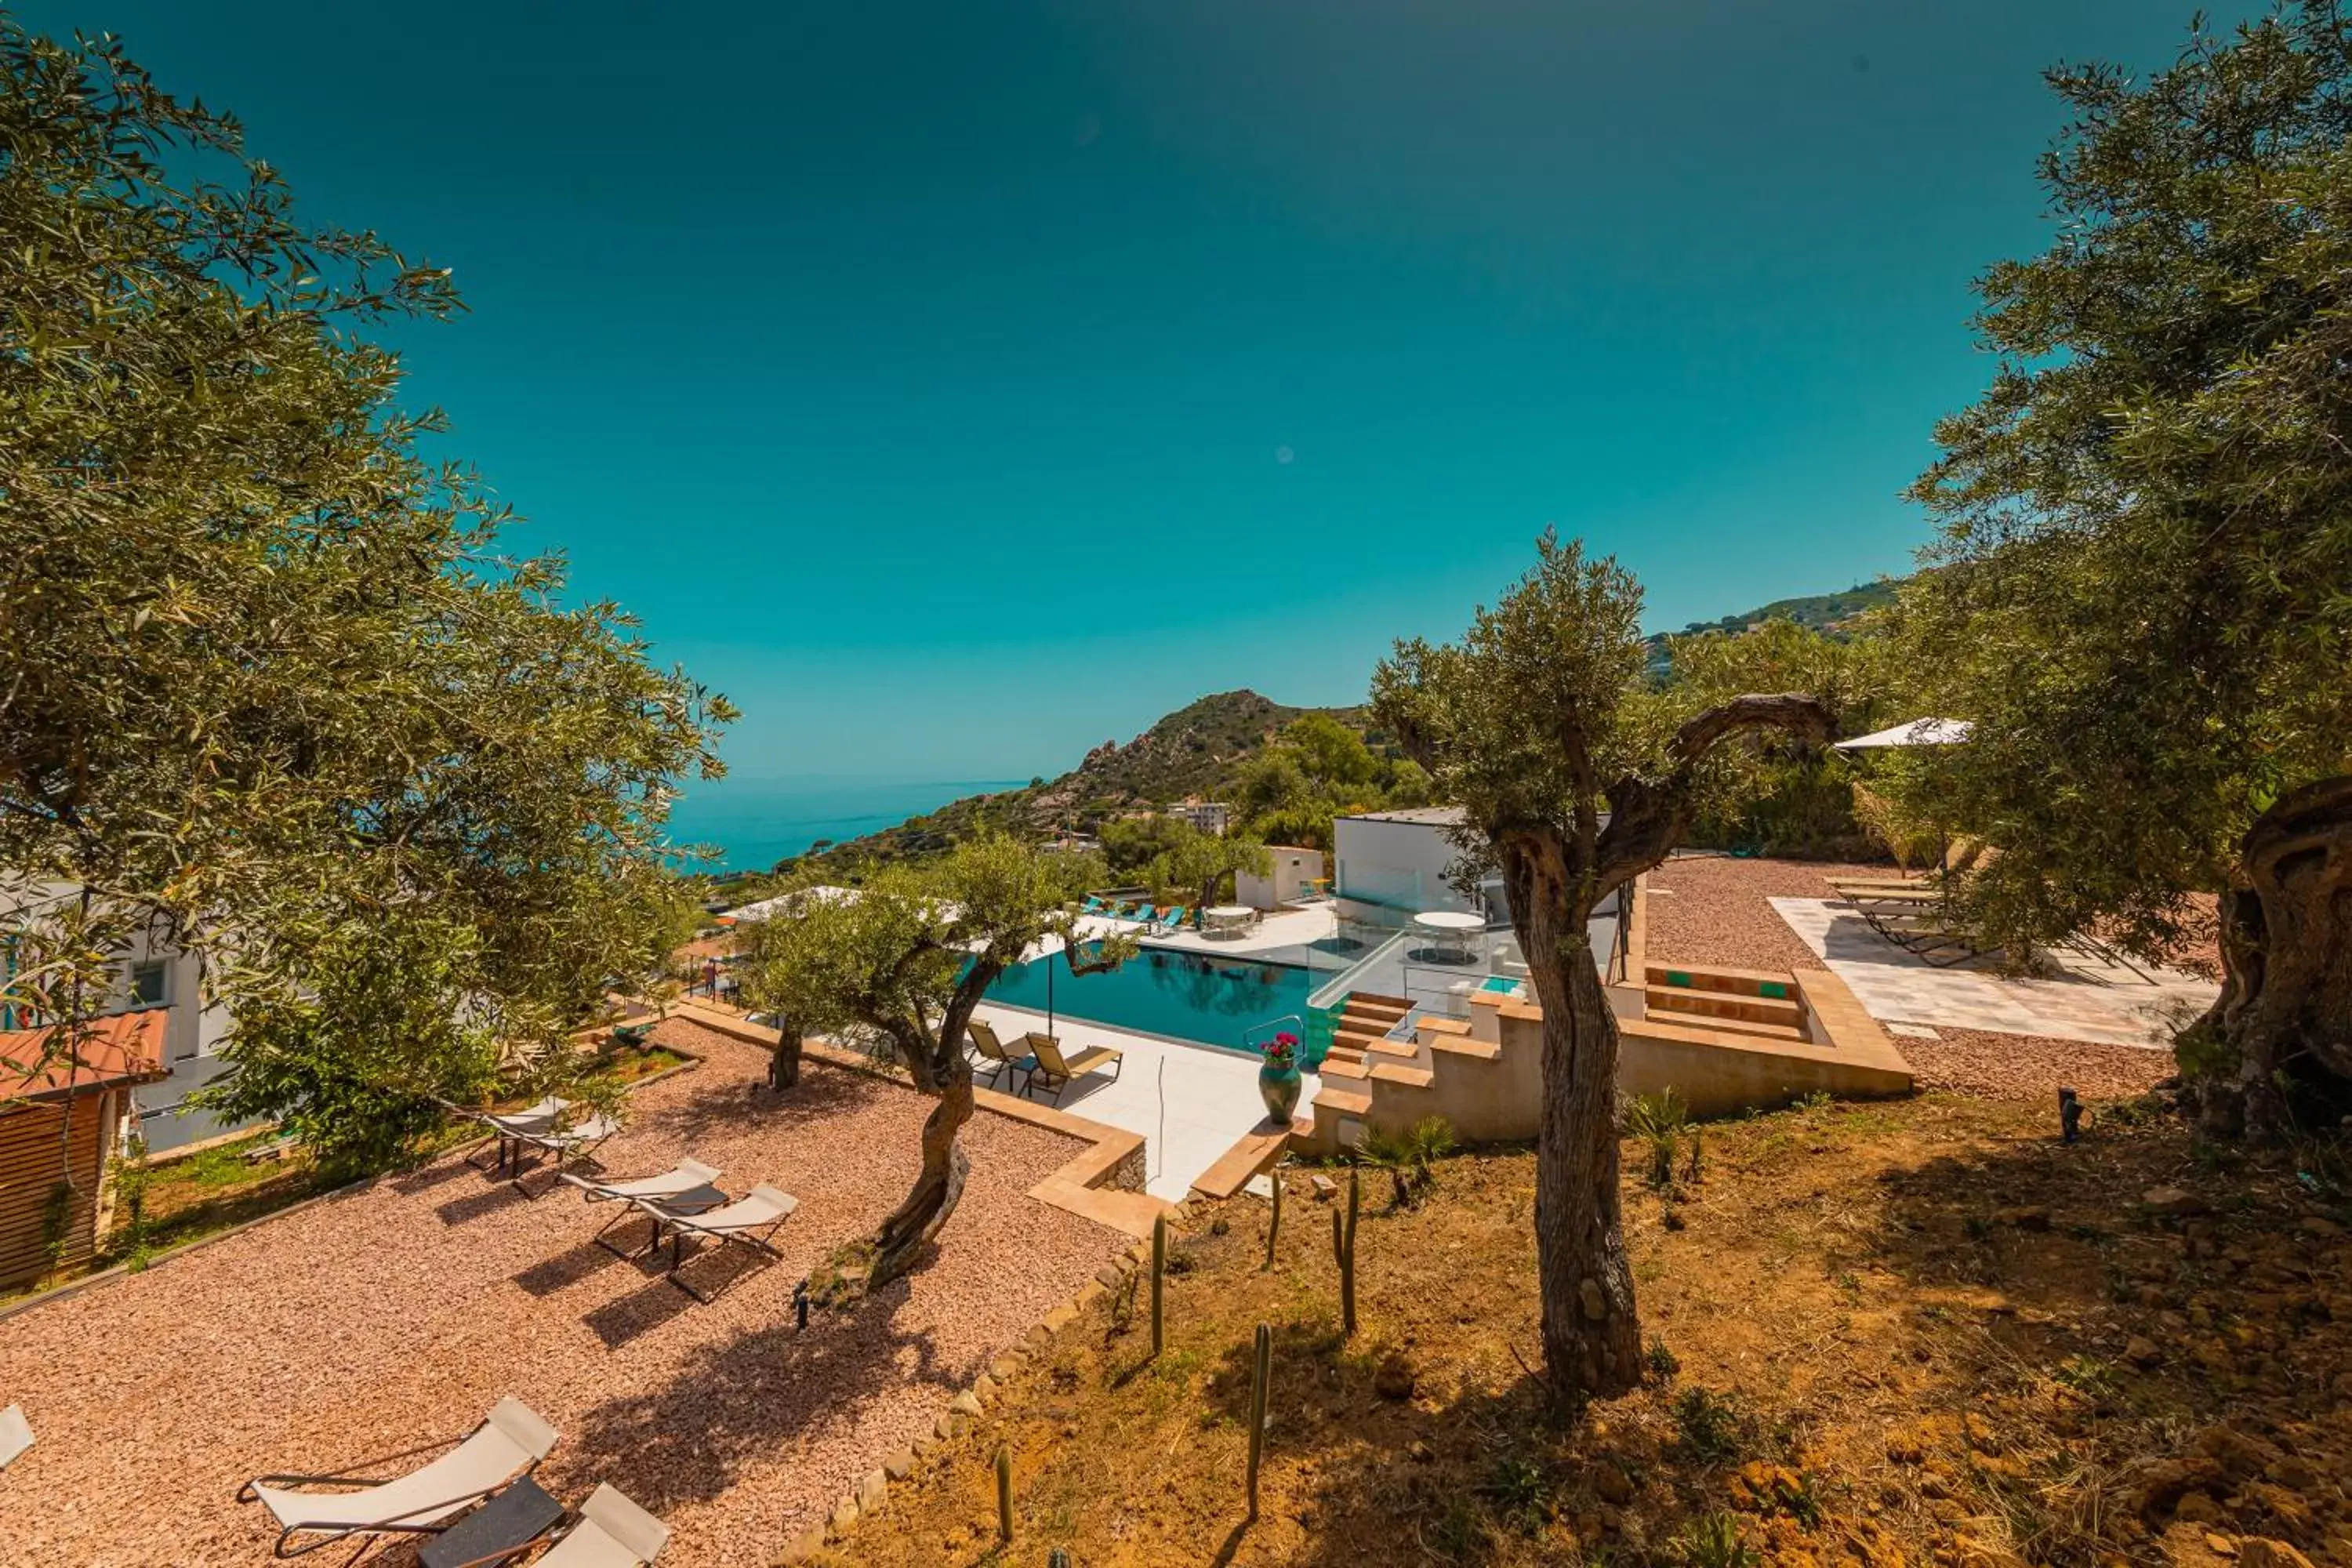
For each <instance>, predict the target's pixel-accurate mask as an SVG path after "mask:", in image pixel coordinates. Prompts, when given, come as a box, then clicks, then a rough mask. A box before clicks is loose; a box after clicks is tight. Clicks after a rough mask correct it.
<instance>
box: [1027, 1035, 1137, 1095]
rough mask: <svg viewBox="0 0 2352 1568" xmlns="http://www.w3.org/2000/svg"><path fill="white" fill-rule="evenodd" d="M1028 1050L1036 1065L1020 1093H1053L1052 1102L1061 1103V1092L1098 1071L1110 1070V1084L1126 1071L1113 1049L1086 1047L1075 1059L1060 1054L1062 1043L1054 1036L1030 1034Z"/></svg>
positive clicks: (1115, 1050)
mask: <svg viewBox="0 0 2352 1568" xmlns="http://www.w3.org/2000/svg"><path fill="white" fill-rule="evenodd" d="M1029 1048H1030V1050H1032V1051H1034V1053H1036V1058H1037V1065H1036V1066H1035V1067H1034V1068H1030V1069H1029V1081H1028V1083H1027V1084H1026V1085H1025V1086H1024V1089H1023V1092H1024V1093H1026V1092H1028V1091H1029V1090H1030V1089H1050V1090H1052V1091H1053V1095H1054V1103H1055V1104H1056V1105H1059V1104H1061V1103H1062V1094H1063V1091H1064V1090H1066V1089H1068V1088H1069V1087H1070V1084H1071V1082H1072V1080H1073V1079H1079V1078H1083V1077H1084V1076H1086V1075H1087V1073H1090V1072H1093V1071H1095V1070H1097V1068H1105V1067H1108V1068H1110V1077H1111V1081H1112V1082H1113V1083H1116V1082H1118V1075H1119V1074H1120V1073H1121V1072H1122V1071H1124V1070H1125V1069H1126V1062H1125V1060H1124V1059H1123V1055H1124V1054H1123V1053H1122V1052H1121V1051H1120V1050H1119V1048H1118V1047H1116V1046H1088V1047H1087V1048H1086V1049H1085V1050H1083V1051H1080V1052H1079V1053H1078V1054H1077V1055H1076V1056H1074V1057H1065V1056H1064V1055H1062V1042H1061V1041H1059V1040H1057V1039H1055V1037H1053V1036H1051V1035H1047V1034H1042V1033H1038V1032H1036V1031H1032V1032H1031V1034H1030V1036H1029Z"/></svg>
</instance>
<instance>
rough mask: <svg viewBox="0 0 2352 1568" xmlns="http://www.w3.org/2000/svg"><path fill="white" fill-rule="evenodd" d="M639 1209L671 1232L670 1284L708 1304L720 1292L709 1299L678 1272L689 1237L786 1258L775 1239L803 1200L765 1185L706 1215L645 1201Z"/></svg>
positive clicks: (642, 1201) (642, 1199) (668, 1277)
mask: <svg viewBox="0 0 2352 1568" xmlns="http://www.w3.org/2000/svg"><path fill="white" fill-rule="evenodd" d="M636 1206H637V1207H638V1208H640V1209H642V1210H644V1211H645V1212H646V1214H649V1215H652V1216H653V1217H654V1221H655V1223H656V1226H660V1227H662V1229H667V1231H668V1232H669V1241H670V1254H669V1273H668V1275H667V1279H668V1280H669V1282H670V1283H671V1284H673V1285H675V1286H677V1288H678V1289H681V1290H683V1291H685V1292H686V1293H687V1294H688V1295H689V1296H691V1297H693V1298H694V1299H695V1300H698V1301H705V1302H708V1301H712V1300H717V1299H718V1296H719V1290H714V1291H712V1292H711V1293H710V1294H709V1295H708V1296H706V1295H704V1294H703V1293H702V1292H701V1291H699V1290H698V1289H695V1288H694V1287H693V1285H692V1284H690V1283H688V1281H687V1280H686V1279H682V1278H680V1277H679V1274H678V1269H679V1268H680V1267H681V1266H683V1265H684V1263H685V1262H686V1238H687V1237H689V1236H691V1237H695V1238H696V1239H698V1240H700V1241H708V1242H712V1243H716V1244H720V1245H724V1244H726V1243H729V1242H732V1243H735V1244H737V1245H738V1246H741V1247H751V1249H752V1250H754V1251H757V1252H763V1253H765V1254H767V1255H768V1256H769V1257H770V1258H782V1256H783V1254H782V1253H781V1252H778V1251H777V1250H776V1247H775V1243H774V1242H773V1240H772V1237H774V1236H775V1234H776V1232H777V1231H778V1230H779V1229H781V1228H782V1226H783V1223H784V1221H786V1220H788V1219H790V1218H792V1217H793V1210H794V1209H797V1208H799V1207H800V1206H801V1201H800V1199H798V1198H796V1197H794V1196H793V1194H790V1193H788V1192H786V1191H784V1190H783V1189H782V1187H772V1186H770V1185H769V1184H767V1183H765V1182H762V1183H761V1184H759V1185H758V1186H756V1187H753V1188H752V1189H751V1192H750V1193H748V1194H745V1195H744V1196H742V1197H740V1198H737V1199H736V1200H735V1201H734V1202H733V1203H731V1204H729V1205H727V1206H726V1207H724V1208H718V1209H712V1210H710V1211H709V1212H708V1213H706V1214H687V1213H684V1212H681V1211H680V1210H678V1209H677V1208H672V1207H668V1206H666V1205H661V1204H658V1203H654V1202H651V1201H649V1200H647V1199H644V1198H639V1199H638V1200H636ZM655 1235H656V1238H658V1237H659V1235H660V1231H659V1230H656V1233H655ZM656 1245H658V1239H657V1240H656ZM698 1256H699V1254H698ZM719 1289H720V1290H723V1289H726V1287H725V1286H723V1285H722V1286H721V1287H719Z"/></svg>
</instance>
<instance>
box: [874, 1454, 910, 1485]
mask: <svg viewBox="0 0 2352 1568" xmlns="http://www.w3.org/2000/svg"><path fill="white" fill-rule="evenodd" d="M882 1473H883V1474H884V1475H886V1476H888V1477H889V1478H890V1479H892V1480H894V1481H903V1480H905V1479H907V1478H908V1476H911V1475H913V1474H914V1473H915V1450H914V1449H912V1448H901V1449H899V1450H898V1452H897V1453H895V1454H893V1455H891V1456H890V1457H889V1458H887V1459H885V1460H883V1461H882Z"/></svg>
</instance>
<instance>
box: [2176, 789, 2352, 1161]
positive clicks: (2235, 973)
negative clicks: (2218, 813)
mask: <svg viewBox="0 0 2352 1568" xmlns="http://www.w3.org/2000/svg"><path fill="white" fill-rule="evenodd" d="M2239 873H2240V875H2241V876H2242V878H2243V879H2244V880H2243V882H2242V884H2241V885H2239V886H2236V887H2232V888H2230V889H2227V890H2225V891H2224V892H2223V893H2222V895H2221V963H2222V968H2223V979H2222V984H2221V996H2220V998H2219V999H2218V1000H2217V1001H2215V1003H2214V1004H2213V1006H2212V1009H2211V1010H2210V1012H2208V1013H2207V1014H2206V1015H2205V1016H2204V1017H2203V1018H2202V1019H2200V1021H2199V1023H2198V1024H2197V1025H2196V1026H2194V1027H2192V1028H2191V1029H2190V1030H2189V1032H2188V1033H2187V1034H2186V1035H2184V1036H2183V1037H2182V1041H2181V1047H2180V1054H2181V1059H2182V1067H2183V1068H2184V1069H2187V1072H2186V1076H2187V1079H2188V1081H2189V1087H2190V1090H2191V1093H2192V1095H2193V1097H2194V1098H2195V1100H2196V1102H2197V1107H2198V1110H2199V1120H2200V1123H2201V1124H2202V1125H2203V1127H2204V1128H2205V1130H2206V1131H2208V1132H2210V1133H2213V1134H2216V1135H2219V1136H2223V1137H2238V1136H2243V1137H2247V1138H2252V1139H2256V1140H2267V1139H2273V1138H2278V1137H2281V1136H2284V1134H2286V1133H2287V1132H2289V1131H2294V1129H2295V1128H2296V1127H2298V1126H2302V1127H2305V1128H2309V1127H2314V1126H2322V1125H2328V1124H2332V1123H2334V1122H2335V1121H2336V1119H2338V1118H2340V1117H2343V1116H2345V1115H2347V1114H2352V777H2340V778H2332V779H2323V780H2321V781H2320V782H2318V783H2316V784H2305V785H2304V786H2303V787H2302V788H2300V789H2297V790H2294V791H2292V792H2291V793H2289V794H2287V795H2284V796H2282V797H2281V798H2280V799H2279V800H2278V801H2277V802H2276V803H2275V804H2273V805H2272V806H2271V808H2270V809H2269V810H2268V811H2265V812H2263V814H2262V816H2259V817H2256V818H2255V819H2254V825H2253V826H2252V827H2251V828H2249V829H2247V831H2246V837H2245V841H2244V843H2243V844H2242V846H2241V847H2240V849H2239Z"/></svg>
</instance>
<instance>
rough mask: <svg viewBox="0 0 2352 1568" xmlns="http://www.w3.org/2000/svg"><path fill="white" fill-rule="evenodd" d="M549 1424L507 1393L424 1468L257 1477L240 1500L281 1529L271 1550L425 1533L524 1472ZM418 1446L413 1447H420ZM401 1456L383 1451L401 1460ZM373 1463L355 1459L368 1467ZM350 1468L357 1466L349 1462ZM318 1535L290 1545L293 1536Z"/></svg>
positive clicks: (539, 1452) (548, 1437)
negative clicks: (256, 1506) (255, 1505)
mask: <svg viewBox="0 0 2352 1568" xmlns="http://www.w3.org/2000/svg"><path fill="white" fill-rule="evenodd" d="M555 1436H556V1434H555V1428H554V1427H552V1426H549V1425H548V1424H547V1423H546V1422H544V1421H542V1420H541V1419H540V1418H539V1417H538V1416H537V1415H534V1414H533V1413H532V1412H531V1410H530V1407H529V1406H528V1405H524V1404H523V1403H522V1402H521V1401H520V1400H519V1399H515V1398H513V1397H511V1396H509V1397H508V1398H505V1399H501V1400H499V1402H498V1404H497V1405H494V1406H492V1407H491V1410H490V1413H489V1415H488V1416H487V1417H485V1418H484V1420H483V1422H482V1424H481V1425H480V1426H477V1427H475V1428H474V1429H473V1430H472V1431H471V1432H469V1433H467V1435H466V1436H465V1437H464V1438H463V1439H462V1440H461V1441H459V1443H458V1444H457V1447H454V1448H451V1449H450V1450H449V1451H448V1452H447V1453H446V1454H444V1455H442V1456H441V1457H440V1458H437V1459H436V1460H434V1461H433V1462H432V1463H431V1464H429V1465H426V1466H425V1468H423V1469H420V1470H413V1471H411V1472H410V1473H409V1474H407V1475H404V1476H401V1477H398V1478H396V1479H381V1478H377V1477H372V1476H362V1475H356V1474H353V1473H352V1471H350V1470H346V1471H344V1472H342V1473H341V1474H338V1475H325V1476H296V1475H279V1476H259V1477H257V1478H256V1479H253V1480H250V1481H247V1483H246V1484H245V1485H244V1486H242V1487H240V1488H238V1489H237V1494H236V1500H237V1501H239V1502H254V1501H258V1502H260V1503H261V1504H262V1505H263V1506H264V1507H266V1508H268V1510H269V1511H270V1512H271V1513H272V1514H274V1515H275V1516H277V1520H278V1524H279V1525H280V1526H281V1527H282V1528H281V1529H280V1530H279V1531H278V1546H277V1550H276V1555H278V1556H279V1557H299V1556H300V1555H302V1553H304V1552H315V1551H317V1550H318V1549H319V1548H320V1547H321V1546H329V1545H332V1544H334V1543H335V1542H341V1541H350V1540H352V1539H354V1538H355V1537H360V1536H369V1535H430V1534H432V1533H433V1532H434V1531H436V1530H438V1529H439V1528H440V1527H441V1526H442V1525H444V1524H446V1523H447V1522H448V1521H449V1520H450V1519H451V1518H452V1517H454V1516H455V1515H457V1514H459V1513H462V1512H464V1511H465V1510H467V1509H468V1508H471V1507H472V1506H473V1505H474V1504H476V1503H478V1502H479V1501H481V1500H483V1499H484V1498H486V1497H488V1496H489V1495H490V1494H491V1493H492V1492H494V1491H497V1490H498V1489H499V1488H500V1487H503V1486H505V1485H507V1484H508V1483H509V1482H510V1481H513V1480H515V1479H518V1478H520V1477H522V1476H527V1475H529V1474H530V1472H531V1471H532V1470H533V1469H534V1468H537V1467H538V1464H539V1462H540V1461H541V1459H544V1458H547V1455H548V1451H549V1450H550V1449H551V1448H553V1447H555ZM421 1451H422V1450H412V1452H421ZM405 1457H406V1456H404V1455H399V1454H394V1455H390V1456H387V1458H405ZM374 1462H377V1461H366V1460H362V1467H364V1466H368V1465H371V1464H372V1463H374ZM355 1468H357V1467H355ZM299 1486H340V1487H353V1486H356V1487H362V1488H364V1490H361V1491H345V1492H304V1491H296V1490H293V1488H295V1487H299ZM306 1535H316V1536H317V1537H318V1538H319V1539H318V1540H316V1541H311V1542H306V1543H304V1544H302V1545H299V1546H296V1545H294V1544H293V1542H294V1539H295V1538H296V1537H297V1536H306Z"/></svg>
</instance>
